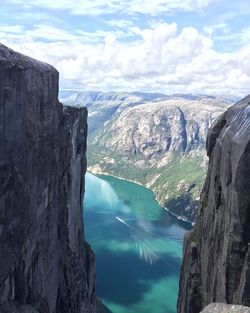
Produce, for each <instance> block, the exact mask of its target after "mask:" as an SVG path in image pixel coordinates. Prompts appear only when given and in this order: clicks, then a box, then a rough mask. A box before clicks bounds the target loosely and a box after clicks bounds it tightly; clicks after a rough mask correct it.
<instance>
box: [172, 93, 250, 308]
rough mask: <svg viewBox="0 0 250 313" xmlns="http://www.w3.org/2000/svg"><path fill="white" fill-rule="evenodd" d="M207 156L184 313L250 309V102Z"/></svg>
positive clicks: (188, 255)
mask: <svg viewBox="0 0 250 313" xmlns="http://www.w3.org/2000/svg"><path fill="white" fill-rule="evenodd" d="M207 152H208V156H209V159H210V160H209V169H208V174H207V179H206V182H205V185H204V188H203V192H202V195H201V205H200V209H199V214H198V218H197V222H196V224H195V227H194V229H193V230H192V231H191V232H190V233H189V234H188V235H187V236H186V239H185V245H184V259H183V265H182V272H181V280H180V289H179V300H178V312H179V313H198V312H200V311H201V310H202V308H204V307H205V306H206V305H208V304H209V303H211V302H223V303H231V304H243V305H246V306H250V229H249V225H250V192H249V190H250V161H249V160H250V96H248V97H246V98H245V99H243V100H242V101H240V102H239V103H237V104H236V105H234V106H233V107H232V108H231V109H229V110H228V111H227V112H225V113H224V114H223V115H222V116H221V117H220V118H218V119H217V121H216V122H215V123H214V125H213V126H212V128H211V129H210V131H209V134H208V139H207ZM205 312H208V311H205ZM216 312H217V311H216ZM223 312H224V311H223ZM225 312H231V311H225ZM236 312H238V311H236ZM239 312H241V311H239Z"/></svg>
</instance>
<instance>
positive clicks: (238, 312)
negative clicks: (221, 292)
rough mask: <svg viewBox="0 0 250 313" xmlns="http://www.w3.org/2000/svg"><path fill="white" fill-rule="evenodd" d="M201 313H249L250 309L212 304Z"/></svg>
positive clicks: (240, 306)
mask: <svg viewBox="0 0 250 313" xmlns="http://www.w3.org/2000/svg"><path fill="white" fill-rule="evenodd" d="M202 313H250V308H248V307H245V306H242V305H228V304H222V303H212V304H210V305H209V306H207V307H206V308H205V309H204V310H203V311H202Z"/></svg>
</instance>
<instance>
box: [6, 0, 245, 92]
mask: <svg viewBox="0 0 250 313" xmlns="http://www.w3.org/2000/svg"><path fill="white" fill-rule="evenodd" d="M249 21H250V7H249V0H237V1H231V0H1V4H0V42H1V43H2V44H4V45H7V46H9V47H10V48H12V49H14V50H17V51H19V52H21V53H24V54H26V55H29V56H31V57H33V58H36V59H39V60H41V61H44V62H47V63H50V64H52V65H53V66H55V67H56V68H57V70H58V71H59V72H60V88H61V89H77V90H96V91H141V92H162V93H165V94H173V93H196V94H197V93H202V94H211V95H219V96H227V97H228V96H236V97H240V96H241V97H243V96H245V95H246V94H248V93H250V23H249Z"/></svg>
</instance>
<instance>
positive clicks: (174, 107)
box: [63, 92, 232, 223]
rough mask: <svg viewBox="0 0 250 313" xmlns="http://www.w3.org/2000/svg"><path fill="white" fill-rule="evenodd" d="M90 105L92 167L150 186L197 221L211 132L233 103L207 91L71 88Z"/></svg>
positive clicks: (70, 100)
mask: <svg viewBox="0 0 250 313" xmlns="http://www.w3.org/2000/svg"><path fill="white" fill-rule="evenodd" d="M63 96H64V99H63V101H64V102H65V103H67V104H68V105H76V106H85V107H87V108H88V111H89V117H88V127H89V131H88V132H89V134H88V149H87V158H88V170H89V171H90V172H93V173H96V174H100V173H105V174H108V175H113V176H117V177H120V178H124V179H127V180H131V181H134V182H136V183H140V184H142V185H144V186H146V187H148V188H150V189H151V190H152V191H153V192H154V193H155V196H156V199H157V201H158V202H159V204H160V205H161V206H162V207H164V208H166V209H167V210H168V211H169V212H170V213H171V214H172V215H174V216H175V217H177V218H178V219H181V220H183V221H186V222H189V223H193V222H194V221H195V217H196V214H197V208H198V203H199V195H200V191H201V187H202V184H203V181H204V179H205V173H206V169H207V157H206V151H205V146H206V134H207V131H208V129H209V127H210V126H211V125H212V123H213V122H214V121H215V119H216V118H217V117H218V116H219V115H220V114H221V113H223V112H224V111H225V109H226V108H227V107H228V106H230V104H231V103H232V102H231V100H229V99H221V98H216V97H212V96H203V95H183V94H180V95H173V96H167V95H163V94H147V93H98V92H76V93H74V92H72V93H71V94H68V95H67V94H64V95H63Z"/></svg>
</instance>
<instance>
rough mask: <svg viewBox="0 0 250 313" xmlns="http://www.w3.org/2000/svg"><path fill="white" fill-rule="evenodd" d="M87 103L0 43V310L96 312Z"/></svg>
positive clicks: (47, 69)
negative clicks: (86, 227)
mask: <svg viewBox="0 0 250 313" xmlns="http://www.w3.org/2000/svg"><path fill="white" fill-rule="evenodd" d="M86 120H87V112H86V110H85V109H83V108H82V109H79V108H67V107H63V106H62V104H60V103H59V101H58V72H57V71H56V70H55V69H54V68H53V67H51V66H50V65H48V64H44V63H41V62H38V61H36V60H33V59H31V58H28V57H26V56H24V55H21V54H19V53H16V52H14V51H13V50H11V49H8V48H7V47H5V46H3V45H0V182H1V185H0V312H6V313H9V312H12V313H21V312H25V313H35V312H42V313H57V312H58V313H59V312H60V313H78V312H79V313H80V312H81V313H83V312H99V309H98V303H97V302H98V301H97V298H96V296H95V262H94V255H93V252H92V251H91V249H90V247H89V246H88V245H87V243H86V242H85V241H84V233H83V220H82V213H83V212H82V211H83V208H82V198H83V192H84V183H83V174H84V172H85V168H86V160H85V151H86V135H87V122H86Z"/></svg>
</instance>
